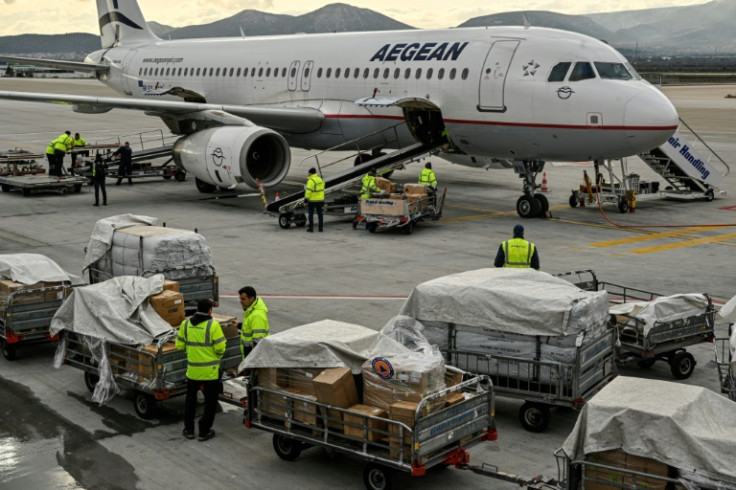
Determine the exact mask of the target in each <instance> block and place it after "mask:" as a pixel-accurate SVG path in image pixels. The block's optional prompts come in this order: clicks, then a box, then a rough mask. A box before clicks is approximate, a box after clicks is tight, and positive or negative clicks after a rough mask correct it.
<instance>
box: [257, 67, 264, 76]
mask: <svg viewBox="0 0 736 490" xmlns="http://www.w3.org/2000/svg"><path fill="white" fill-rule="evenodd" d="M258 78H263V68H259V69H258Z"/></svg>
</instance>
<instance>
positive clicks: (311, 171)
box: [309, 167, 317, 174]
mask: <svg viewBox="0 0 736 490" xmlns="http://www.w3.org/2000/svg"><path fill="white" fill-rule="evenodd" d="M309 173H310V174H316V173H317V169H316V168H314V167H312V168H310V169H309Z"/></svg>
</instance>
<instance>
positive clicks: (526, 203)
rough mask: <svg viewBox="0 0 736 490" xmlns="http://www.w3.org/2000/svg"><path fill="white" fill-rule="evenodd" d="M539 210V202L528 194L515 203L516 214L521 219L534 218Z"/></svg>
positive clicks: (540, 206)
mask: <svg viewBox="0 0 736 490" xmlns="http://www.w3.org/2000/svg"><path fill="white" fill-rule="evenodd" d="M541 209H542V203H541V201H539V200H538V199H535V198H534V197H532V196H530V195H528V194H524V195H523V196H521V197H520V198H519V199H518V200H517V201H516V213H517V214H518V215H519V216H521V217H522V218H536V217H537V216H539V213H540V210H541Z"/></svg>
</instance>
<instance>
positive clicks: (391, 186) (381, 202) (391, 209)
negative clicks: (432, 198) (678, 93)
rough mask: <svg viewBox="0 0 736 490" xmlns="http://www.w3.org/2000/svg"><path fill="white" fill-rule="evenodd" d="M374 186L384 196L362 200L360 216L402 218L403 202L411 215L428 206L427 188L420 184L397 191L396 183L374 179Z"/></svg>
mask: <svg viewBox="0 0 736 490" xmlns="http://www.w3.org/2000/svg"><path fill="white" fill-rule="evenodd" d="M376 186H377V187H378V188H379V189H381V190H382V191H383V193H384V194H385V195H383V196H381V197H380V198H373V199H366V200H364V201H363V203H362V204H361V214H372V215H381V216H403V215H404V214H405V211H404V202H403V201H407V204H408V205H409V213H412V214H413V213H416V212H417V211H424V210H426V209H427V206H428V205H429V195H428V194H427V188H426V187H425V186H424V185H422V184H404V186H403V188H402V189H401V190H399V188H398V185H397V184H396V182H391V181H390V180H388V179H384V178H383V177H376ZM366 201H367V202H366Z"/></svg>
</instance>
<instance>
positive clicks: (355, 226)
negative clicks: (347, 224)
mask: <svg viewBox="0 0 736 490" xmlns="http://www.w3.org/2000/svg"><path fill="white" fill-rule="evenodd" d="M357 227H358V220H357V219H354V220H353V230H354V229H356V228H357Z"/></svg>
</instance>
